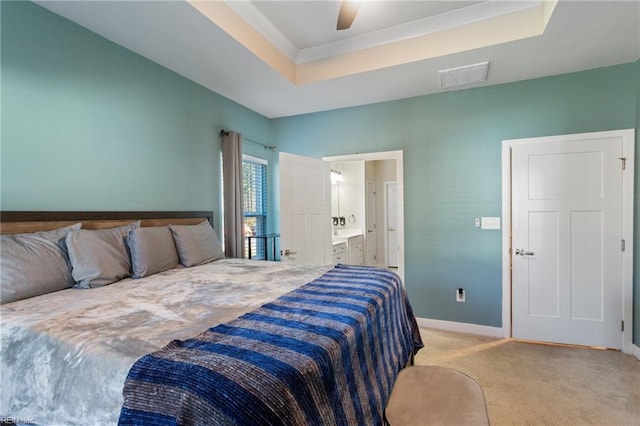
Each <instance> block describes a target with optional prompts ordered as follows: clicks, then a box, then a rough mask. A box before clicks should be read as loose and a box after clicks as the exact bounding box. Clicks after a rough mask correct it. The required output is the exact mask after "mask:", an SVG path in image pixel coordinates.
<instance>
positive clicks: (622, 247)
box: [620, 240, 626, 251]
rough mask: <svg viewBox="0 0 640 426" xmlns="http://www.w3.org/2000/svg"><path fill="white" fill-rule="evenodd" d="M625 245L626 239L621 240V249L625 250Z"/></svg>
mask: <svg viewBox="0 0 640 426" xmlns="http://www.w3.org/2000/svg"><path fill="white" fill-rule="evenodd" d="M625 246H626V244H625V241H624V240H622V241H621V242H620V250H622V251H624V249H625Z"/></svg>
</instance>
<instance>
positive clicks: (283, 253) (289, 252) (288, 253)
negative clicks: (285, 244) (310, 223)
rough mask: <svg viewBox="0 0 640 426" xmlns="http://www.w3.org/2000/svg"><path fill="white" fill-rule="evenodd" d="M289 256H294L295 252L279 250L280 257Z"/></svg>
mask: <svg viewBox="0 0 640 426" xmlns="http://www.w3.org/2000/svg"><path fill="white" fill-rule="evenodd" d="M290 254H296V252H295V251H291V250H289V249H286V250H280V256H289V255H290Z"/></svg>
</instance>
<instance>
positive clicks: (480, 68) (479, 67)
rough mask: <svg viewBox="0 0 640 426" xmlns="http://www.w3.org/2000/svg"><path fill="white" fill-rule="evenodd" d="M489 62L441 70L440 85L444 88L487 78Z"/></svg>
mask: <svg viewBox="0 0 640 426" xmlns="http://www.w3.org/2000/svg"><path fill="white" fill-rule="evenodd" d="M488 70H489V62H488V61H487V62H481V63H479V64H473V65H466V66H464V67H458V68H449V69H448V70H440V86H442V88H443V89H447V88H449V87H455V86H464V85H466V84H472V83H478V82H481V81H485V80H486V79H487V71H488Z"/></svg>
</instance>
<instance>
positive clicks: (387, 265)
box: [383, 180, 398, 268]
mask: <svg viewBox="0 0 640 426" xmlns="http://www.w3.org/2000/svg"><path fill="white" fill-rule="evenodd" d="M391 184H395V185H396V187H397V186H398V182H397V181H395V180H385V181H384V199H383V205H384V207H383V208H384V267H385V268H390V267H391V265H390V262H389V204H388V203H389V199H388V198H389V185H391ZM396 191H397V189H396ZM396 208H397V206H396Z"/></svg>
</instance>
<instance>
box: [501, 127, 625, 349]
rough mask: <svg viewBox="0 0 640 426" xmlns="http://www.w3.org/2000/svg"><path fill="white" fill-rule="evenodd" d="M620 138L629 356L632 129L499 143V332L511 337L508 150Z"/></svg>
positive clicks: (623, 284)
mask: <svg viewBox="0 0 640 426" xmlns="http://www.w3.org/2000/svg"><path fill="white" fill-rule="evenodd" d="M610 137H621V138H622V153H623V156H624V158H626V161H625V163H626V164H625V172H624V173H623V174H622V238H623V239H624V240H625V241H626V247H625V251H624V252H623V253H622V319H623V321H624V331H623V333H622V352H624V353H633V246H634V243H633V202H634V189H633V188H634V175H635V173H634V159H635V156H634V155H635V154H634V151H635V130H634V129H624V130H613V131H605V132H593V133H577V134H569V135H558V136H547V137H535V138H526V139H508V140H503V141H502V332H503V336H504V337H512V332H513V330H512V315H511V304H512V300H511V286H512V281H511V148H512V147H513V146H516V145H524V144H533V143H548V142H560V141H572V140H581V139H600V138H610Z"/></svg>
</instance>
